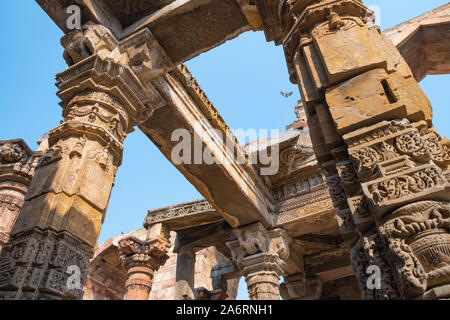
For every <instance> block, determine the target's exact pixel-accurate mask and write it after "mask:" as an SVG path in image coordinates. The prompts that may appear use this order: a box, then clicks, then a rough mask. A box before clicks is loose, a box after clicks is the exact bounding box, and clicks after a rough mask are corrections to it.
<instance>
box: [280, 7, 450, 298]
mask: <svg viewBox="0 0 450 320" xmlns="http://www.w3.org/2000/svg"><path fill="white" fill-rule="evenodd" d="M279 14H280V15H279V19H280V22H281V24H282V28H283V29H284V34H285V37H284V39H283V41H282V42H283V47H284V51H285V55H286V59H287V63H288V69H289V72H290V78H291V81H292V82H294V83H297V84H298V86H299V89H300V93H301V95H302V99H303V102H304V104H305V110H306V115H307V118H308V122H309V127H310V130H311V138H312V141H313V145H314V149H315V152H316V155H317V159H318V160H319V162H320V163H321V165H322V167H323V168H324V170H325V172H326V174H327V182H328V185H329V189H330V193H331V195H332V198H333V201H334V205H335V207H336V208H338V210H339V211H338V216H337V219H338V221H339V223H340V229H341V233H342V234H343V236H344V238H345V239H347V240H348V242H347V243H348V245H349V246H353V249H352V255H351V258H352V263H353V266H354V269H355V271H356V275H357V278H358V279H359V282H360V288H361V290H362V294H363V297H364V298H365V299H410V298H417V299H432V298H445V297H448V296H450V287H449V284H450V262H449V261H450V233H449V232H450V225H449V219H450V204H449V202H448V201H449V200H450V184H449V180H450V170H449V169H450V167H449V164H450V143H449V141H448V140H447V139H445V138H442V137H440V136H439V135H438V134H437V132H436V131H435V130H434V128H433V127H432V110H431V106H430V103H429V101H428V99H427V97H426V96H425V94H424V93H423V91H422V90H421V89H420V87H419V86H418V84H417V82H416V80H415V79H414V77H413V75H412V73H411V70H410V68H409V67H408V65H407V63H406V62H405V60H404V59H403V58H402V56H401V55H400V53H399V52H398V50H397V49H396V48H395V47H394V45H393V44H392V43H391V42H390V41H389V40H388V39H387V38H386V37H385V36H384V35H383V34H382V33H381V32H380V30H379V28H378V27H377V26H375V25H374V24H373V21H374V18H373V13H372V12H371V11H370V10H368V9H367V8H366V7H365V6H364V5H363V3H362V1H360V0H339V1H335V0H333V1H331V0H325V1H314V0H298V1H288V0H280V10H279ZM358 238H359V240H358ZM374 268H375V269H376V271H380V272H379V274H380V277H381V279H380V286H379V287H378V286H376V287H374V286H371V285H368V280H369V277H370V275H371V274H373V272H374V271H373V270H375V269H374Z"/></svg>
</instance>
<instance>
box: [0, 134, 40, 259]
mask: <svg viewBox="0 0 450 320" xmlns="http://www.w3.org/2000/svg"><path fill="white" fill-rule="evenodd" d="M38 160H39V156H38V155H37V154H36V153H33V152H32V151H31V150H30V148H29V147H28V146H27V144H26V143H25V142H24V141H23V140H22V139H15V140H5V141H0V252H1V250H2V247H3V246H4V245H5V244H6V243H8V241H9V238H10V233H11V230H12V229H13V226H14V224H15V222H16V220H17V217H18V216H19V212H20V209H21V208H22V206H23V203H24V199H25V194H26V192H27V190H28V186H29V185H30V182H31V179H32V178H33V175H34V169H35V167H36V163H37V161H38Z"/></svg>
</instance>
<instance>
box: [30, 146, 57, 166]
mask: <svg viewBox="0 0 450 320" xmlns="http://www.w3.org/2000/svg"><path fill="white" fill-rule="evenodd" d="M62 158H63V151H62V147H61V146H59V145H56V146H53V147H51V148H50V149H48V150H47V151H46V152H45V153H44V155H43V156H42V157H41V158H40V159H39V162H38V164H37V166H36V168H42V167H45V166H48V165H49V164H52V163H54V162H57V161H59V160H61V159H62Z"/></svg>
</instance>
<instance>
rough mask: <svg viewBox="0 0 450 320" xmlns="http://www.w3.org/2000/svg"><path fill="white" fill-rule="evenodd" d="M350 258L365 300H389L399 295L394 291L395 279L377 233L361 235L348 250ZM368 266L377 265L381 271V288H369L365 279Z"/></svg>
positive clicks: (366, 278)
mask: <svg viewBox="0 0 450 320" xmlns="http://www.w3.org/2000/svg"><path fill="white" fill-rule="evenodd" d="M350 259H351V261H352V265H353V268H354V269H355V274H356V278H357V279H358V284H359V287H360V290H361V293H362V296H363V299H365V300H390V299H398V298H400V296H399V295H398V293H397V291H396V287H397V286H396V281H395V279H394V278H393V276H392V272H391V270H390V268H389V265H388V264H387V263H386V257H385V255H384V248H383V244H382V241H381V239H380V236H379V235H378V234H374V235H369V236H363V237H361V238H360V239H359V240H358V242H357V243H356V244H355V246H354V247H353V248H352V250H351V251H350ZM369 266H378V267H379V268H380V271H381V274H380V275H381V279H380V285H381V289H375V288H374V289H369V288H368V286H367V281H368V278H369V275H370V273H367V270H368V269H367V268H368V267H369Z"/></svg>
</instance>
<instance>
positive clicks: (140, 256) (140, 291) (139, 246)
mask: <svg viewBox="0 0 450 320" xmlns="http://www.w3.org/2000/svg"><path fill="white" fill-rule="evenodd" d="M169 249H170V243H169V242H168V236H167V232H165V231H164V228H163V227H162V225H154V226H152V227H151V229H149V231H148V236H147V240H146V241H145V242H143V241H140V240H139V239H137V238H135V237H127V238H124V239H122V240H121V241H120V242H119V251H120V260H121V262H122V265H123V267H124V268H125V270H126V271H127V274H128V279H127V282H126V284H125V286H126V293H125V297H124V300H148V299H149V297H150V291H151V289H152V285H153V276H154V274H155V272H156V271H158V270H159V268H160V267H161V266H162V265H164V263H165V262H166V261H167V259H168V258H169V256H168V252H169Z"/></svg>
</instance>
